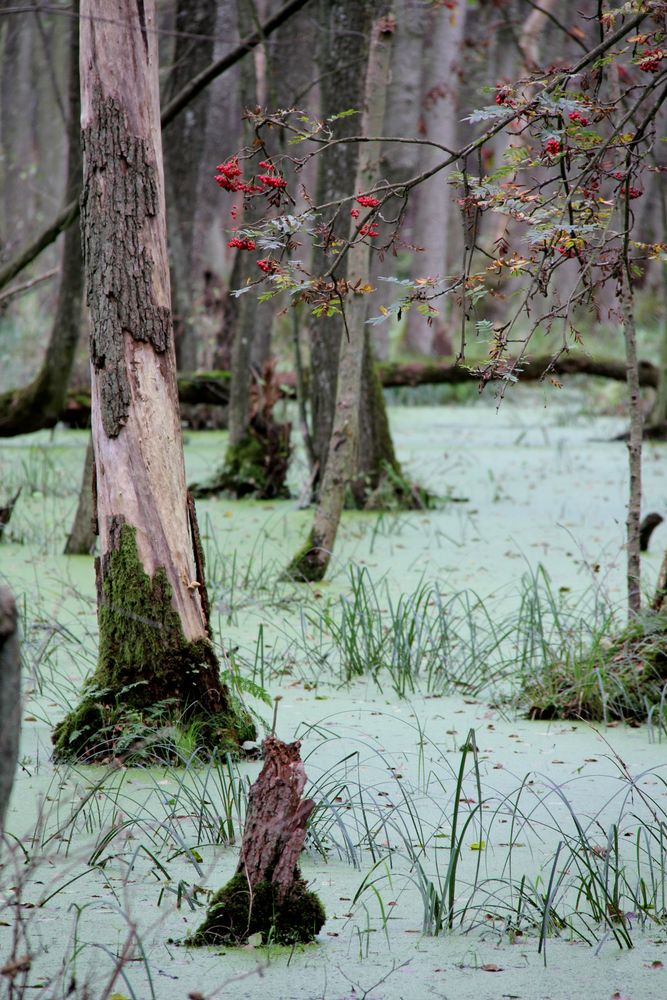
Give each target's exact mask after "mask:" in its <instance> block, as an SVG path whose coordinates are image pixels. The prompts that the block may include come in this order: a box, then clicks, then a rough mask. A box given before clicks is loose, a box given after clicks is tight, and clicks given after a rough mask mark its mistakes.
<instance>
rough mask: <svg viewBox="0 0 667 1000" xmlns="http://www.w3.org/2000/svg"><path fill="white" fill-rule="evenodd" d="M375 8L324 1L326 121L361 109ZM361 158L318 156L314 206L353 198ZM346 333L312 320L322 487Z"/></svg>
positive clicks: (316, 268)
mask: <svg viewBox="0 0 667 1000" xmlns="http://www.w3.org/2000/svg"><path fill="white" fill-rule="evenodd" d="M372 9H373V4H372V2H369V0H362V2H360V3H358V4H356V5H355V4H352V3H350V0H320V4H319V11H318V14H319V17H318V22H319V26H320V48H319V53H318V71H319V74H320V116H321V117H322V118H324V119H326V118H331V117H332V116H333V115H336V114H339V113H340V112H342V111H346V110H348V109H350V108H354V109H359V108H361V107H362V105H363V100H364V67H365V66H366V64H367V61H368V37H369V31H370V26H371V16H372ZM359 134H360V128H359V116H358V115H351V116H349V117H347V118H342V119H340V120H339V121H338V122H336V136H337V137H340V138H343V137H345V136H351V135H359ZM358 155H359V150H358V147H357V146H356V144H355V143H339V144H338V145H337V146H334V147H333V148H332V149H330V150H327V152H326V153H325V154H324V155H322V156H320V157H319V160H318V172H317V185H316V189H315V202H316V204H318V205H322V204H329V203H330V202H335V201H338V200H339V199H340V198H345V197H349V195H350V194H351V193H352V192H351V191H350V182H351V180H352V178H354V177H355V175H356V172H357V161H358ZM357 190H358V189H357ZM340 235H347V233H346V232H344V233H341V234H340ZM322 242H323V241H322V240H318V241H317V243H318V245H316V247H315V250H314V253H313V262H312V270H313V274H316V275H320V274H325V273H326V271H327V270H328V269H329V265H330V258H329V256H328V255H327V252H326V250H325V249H324V247H323V246H321V245H320V244H321V243H322ZM342 330H343V326H342V322H341V321H340V320H338V319H336V318H328V317H326V316H324V317H319V318H318V317H312V318H311V320H310V338H309V339H310V398H311V406H312V424H313V426H312V441H313V454H314V458H315V462H316V463H317V466H318V470H319V471H318V475H317V482H318V483H319V481H320V480H321V478H322V475H323V473H324V467H325V465H326V460H327V452H328V450H329V442H330V440H331V430H332V427H333V421H334V410H335V407H336V379H337V376H338V358H339V353H340V343H341V335H342Z"/></svg>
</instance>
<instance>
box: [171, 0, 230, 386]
mask: <svg viewBox="0 0 667 1000" xmlns="http://www.w3.org/2000/svg"><path fill="white" fill-rule="evenodd" d="M216 7H217V3H216V0H178V4H177V7H176V17H175V29H176V41H175V44H174V53H173V57H172V64H171V69H170V71H169V81H168V84H167V96H168V99H171V98H172V97H175V96H176V95H177V94H178V93H179V91H180V90H181V89H182V88H183V87H184V86H185V85H186V84H187V82H188V80H191V79H192V78H193V77H194V76H196V75H197V74H198V73H200V72H201V71H202V69H204V68H205V67H206V66H208V65H209V63H210V62H211V61H212V59H213V46H214V41H215V37H214V33H215V26H216V15H217V10H216ZM195 35H198V36H200V37H193V36H195ZM209 102H210V94H209V93H206V92H205V93H203V94H200V95H199V97H197V98H196V99H195V100H194V101H193V102H192V104H191V106H190V108H189V110H188V113H187V115H179V116H178V117H177V118H175V119H174V121H173V122H171V124H170V125H168V126H167V128H166V130H165V134H164V150H165V158H164V160H165V179H166V184H167V191H168V198H167V211H168V222H169V250H170V264H171V284H172V294H173V300H174V310H175V314H176V316H177V317H178V320H177V323H176V324H175V326H176V337H175V343H176V364H177V368H178V369H179V371H195V369H196V368H197V364H198V354H199V352H198V345H197V323H196V317H195V296H196V293H197V291H198V290H200V288H199V286H200V285H201V279H200V277H199V276H197V275H195V272H194V268H193V238H194V232H195V217H196V212H197V202H198V194H199V186H200V175H201V172H202V166H203V164H202V155H203V151H204V149H205V142H204V136H205V135H206V127H207V120H208V109H209ZM213 162H217V161H215V160H214V161H213ZM208 172H209V173H210V172H211V169H210V168H209V171H208Z"/></svg>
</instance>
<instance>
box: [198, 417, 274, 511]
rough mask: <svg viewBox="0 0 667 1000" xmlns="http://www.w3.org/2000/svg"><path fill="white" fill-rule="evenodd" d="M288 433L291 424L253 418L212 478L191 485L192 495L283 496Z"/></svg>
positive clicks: (270, 497) (231, 445) (272, 497)
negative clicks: (245, 432)
mask: <svg viewBox="0 0 667 1000" xmlns="http://www.w3.org/2000/svg"><path fill="white" fill-rule="evenodd" d="M290 436H291V424H279V423H277V422H276V421H274V420H272V419H271V420H266V419H264V418H263V417H255V418H254V419H253V420H252V421H251V423H250V427H249V429H248V432H247V434H246V435H245V436H244V437H243V438H242V439H241V441H239V442H238V444H230V445H229V446H228V448H227V452H226V454H225V461H224V465H223V466H222V468H221V469H220V471H219V472H218V473H217V474H216V475H215V476H214V477H213V479H211V480H210V482H208V483H198V484H193V486H192V487H191V491H192V493H193V495H194V496H195V497H207V496H213V495H215V494H217V493H231V494H232V495H233V496H235V497H236V498H237V499H241V498H242V497H248V496H255V497H257V499H258V500H279V499H287V498H288V497H289V495H290V494H289V489H288V488H287V482H286V480H287V470H288V468H289V459H290V450H291V449H290Z"/></svg>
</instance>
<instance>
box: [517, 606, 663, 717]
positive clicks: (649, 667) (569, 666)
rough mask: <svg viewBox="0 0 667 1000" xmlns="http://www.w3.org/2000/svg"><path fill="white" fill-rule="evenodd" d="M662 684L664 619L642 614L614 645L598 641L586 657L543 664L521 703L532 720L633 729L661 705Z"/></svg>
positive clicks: (661, 616) (607, 641)
mask: <svg viewBox="0 0 667 1000" xmlns="http://www.w3.org/2000/svg"><path fill="white" fill-rule="evenodd" d="M666 683H667V613H666V612H665V611H661V612H659V613H656V612H651V611H647V612H645V613H644V614H642V615H640V616H638V618H637V619H636V620H635V621H633V622H632V623H631V624H630V625H629V626H628V628H627V629H626V630H625V632H624V633H623V634H622V635H620V636H619V637H618V638H617V639H615V640H614V641H611V642H610V641H609V640H607V639H606V637H605V636H600V637H598V640H597V641H596V643H595V644H594V645H593V646H592V647H591V649H590V651H589V652H588V653H587V654H579V655H578V656H576V657H573V658H572V660H558V661H553V662H551V663H547V664H546V665H545V666H544V668H543V670H542V672H541V673H540V674H538V675H533V676H531V677H530V678H528V679H527V681H526V682H525V683H524V687H523V692H522V697H523V699H524V700H525V702H526V703H527V705H528V715H529V717H530V718H531V719H586V720H589V721H591V722H607V723H608V722H613V721H621V722H629V723H634V724H638V723H642V722H646V719H647V717H648V715H649V714H650V713H651V712H652V710H653V711H654V710H655V708H656V706H660V705H662V704H663V702H664V688H665V684H666ZM665 721H667V720H665Z"/></svg>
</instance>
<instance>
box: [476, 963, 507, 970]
mask: <svg viewBox="0 0 667 1000" xmlns="http://www.w3.org/2000/svg"><path fill="white" fill-rule="evenodd" d="M480 969H481V970H482V972H504V969H503V968H502V966H500V965H494V963H493V962H486V963H485V964H484V965H480Z"/></svg>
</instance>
